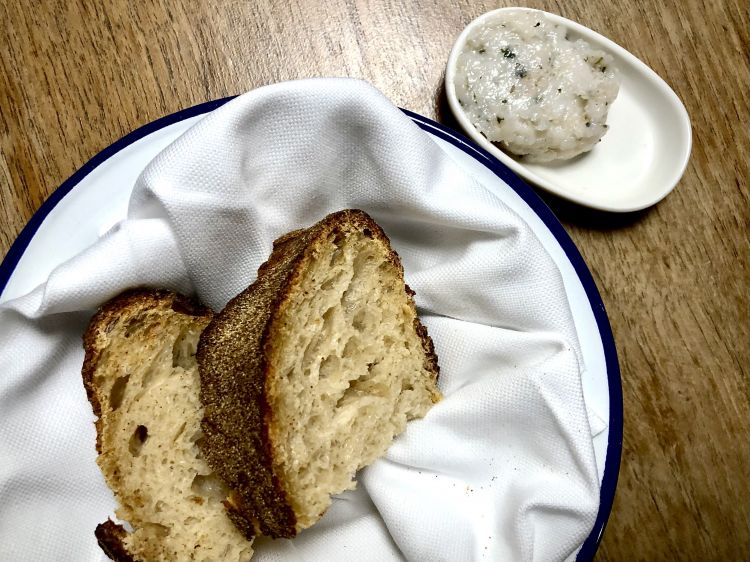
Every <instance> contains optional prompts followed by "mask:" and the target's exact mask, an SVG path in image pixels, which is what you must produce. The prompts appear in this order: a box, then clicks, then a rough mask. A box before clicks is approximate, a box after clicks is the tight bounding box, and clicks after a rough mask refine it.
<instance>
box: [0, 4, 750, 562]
mask: <svg viewBox="0 0 750 562" xmlns="http://www.w3.org/2000/svg"><path fill="white" fill-rule="evenodd" d="M502 5H505V3H503V2H498V3H494V2H486V1H468V0H461V1H455V0H454V1H448V0H431V1H427V0H424V1H421V2H411V1H409V0H380V1H376V0H332V1H329V2H322V1H320V2H308V1H305V0H289V1H284V2H282V1H277V0H260V1H257V2H244V1H233V2H229V1H226V2H216V3H213V4H209V3H208V2H201V1H197V0H194V1H190V0H173V1H169V2H167V1H164V2H158V1H154V2H131V1H128V0H112V1H110V2H106V3H97V2H89V1H87V0H70V1H66V2H53V1H47V2H42V3H37V2H31V1H29V0H19V1H15V2H6V3H3V4H2V5H1V6H0V22H2V25H0V151H1V152H0V253H2V254H3V255H4V254H5V252H7V250H8V248H9V247H10V244H11V243H12V241H13V240H14V238H15V236H16V235H17V234H18V232H19V231H20V229H21V228H22V227H23V225H24V224H25V223H26V221H27V220H28V219H29V217H30V216H31V215H32V213H33V212H34V211H35V210H36V209H37V208H38V207H39V205H40V204H41V203H42V201H44V199H45V198H46V197H47V196H48V195H49V194H50V193H51V192H52V191H53V190H54V189H55V188H56V187H57V186H58V185H59V184H60V183H61V182H62V181H63V180H65V179H66V178H67V177H68V176H70V175H71V174H72V173H73V172H74V171H75V170H76V169H78V168H79V167H80V166H81V165H82V164H83V163H85V162H86V161H87V160H88V159H89V158H90V157H91V156H93V155H94V154H95V153H97V152H98V151H99V150H101V149H102V148H104V147H106V146H107V145H109V144H110V143H112V142H113V141H115V140H116V139H118V138H119V137H121V136H122V135H124V134H126V133H128V132H129V131H131V130H133V129H134V128H136V127H137V126H139V125H142V124H144V123H146V122H148V121H151V120H153V119H155V118H157V117H160V116H162V115H164V114H167V113H170V112H173V111H176V110H178V109H181V108H184V107H187V106H190V105H193V104H196V103H199V102H202V101H206V100H210V99H215V98H219V97H222V96H225V95H228V94H234V93H240V92H243V91H246V90H249V89H252V88H255V87H257V86H261V85H263V84H268V83H272V82H277V81H280V80H287V79H291V78H300V77H307V76H352V77H359V78H364V79H365V80H368V81H369V82H371V83H372V84H374V85H375V86H376V87H378V88H380V89H381V90H382V91H383V92H384V93H385V94H386V95H387V96H388V97H389V98H390V99H391V100H392V101H393V102H394V103H396V104H398V105H400V106H402V107H406V108H409V109H412V110H414V111H417V112H419V113H422V114H424V115H427V116H429V117H433V118H435V117H437V118H438V119H440V120H442V121H443V122H445V123H447V124H449V125H450V124H452V121H451V119H450V116H449V115H448V112H447V110H446V109H445V107H446V105H445V100H444V94H443V88H442V78H443V70H444V65H445V62H446V59H447V56H448V52H449V50H450V47H451V45H452V42H453V40H454V39H455V37H456V36H457V35H458V33H459V32H460V30H461V29H462V28H463V26H464V25H465V24H467V23H468V22H469V21H470V20H471V19H473V18H474V17H475V16H477V15H479V14H480V13H483V12H485V11H487V10H489V9H493V8H496V7H500V6H502ZM528 5H530V6H532V7H537V8H541V9H545V10H548V11H551V12H555V13H559V14H561V15H563V16H565V17H568V18H571V19H574V20H577V21H580V22H582V23H583V24H584V25H587V26H589V27H591V28H593V29H595V30H597V31H599V32H600V33H602V34H604V35H606V36H608V37H610V38H611V39H613V40H614V41H615V42H616V43H619V44H620V45H622V46H624V47H625V48H627V49H628V50H629V51H631V52H632V53H634V54H635V55H636V56H637V57H639V58H641V59H642V60H643V61H645V62H646V63H647V64H648V65H649V66H651V67H652V68H653V69H654V70H655V71H656V72H657V73H659V74H660V75H661V76H662V77H663V78H664V79H665V80H666V81H667V82H668V83H669V84H670V85H671V86H672V87H673V88H674V90H675V91H676V92H677V94H678V95H679V96H680V98H681V99H682V100H683V102H684V103H685V105H686V107H687V110H688V113H689V114H690V117H691V119H692V123H693V133H694V145H693V152H692V157H691V160H690V164H689V166H688V169H687V171H686V173H685V176H684V177H683V179H682V181H681V182H680V184H679V185H678V187H677V189H676V191H675V192H673V193H672V194H671V195H670V196H669V197H668V198H667V199H665V200H664V201H663V202H661V203H660V204H658V205H657V206H656V207H654V208H652V209H649V210H647V211H644V212H640V213H634V214H629V215H624V216H623V215H607V214H601V213H595V212H591V211H586V210H584V209H582V208H580V207H576V206H574V205H570V204H567V203H565V202H563V201H560V200H558V199H555V198H553V197H551V196H545V199H546V200H547V201H548V203H549V204H550V206H551V207H552V208H553V210H554V211H555V212H556V213H557V214H558V216H559V217H560V218H561V220H562V221H563V222H564V224H565V226H566V227H567V229H568V231H569V232H570V234H571V236H572V237H573V239H574V240H575V242H576V244H577V245H578V247H579V248H580V250H581V252H582V254H583V255H584V258H585V259H586V261H587V263H588V264H589V267H590V268H591V270H592V272H593V274H594V277H595V279H596V282H597V284H598V285H599V288H600V290H601V292H602V296H603V299H604V302H605V305H606V307H607V310H608V313H609V315H610V319H611V323H612V327H613V331H614V334H615V338H616V341H617V344H618V349H619V355H620V360H621V364H622V381H623V391H624V406H625V438H624V450H623V463H622V469H621V471H620V484H619V488H618V493H617V498H616V501H615V506H614V511H613V513H612V517H611V519H610V523H609V525H608V527H607V531H606V533H605V536H604V541H603V544H602V547H601V549H600V551H599V554H598V560H602V561H610V560H612V561H615V560H629V561H630V560H644V561H645V560H648V561H653V560H696V561H708V560H727V561H734V560H750V523H749V522H750V383H749V382H748V377H749V375H750V368H749V364H750V310H749V309H748V296H749V295H748V293H749V292H750V246H749V245H748V237H749V236H750V193H749V192H748V174H749V170H748V162H750V138H749V136H750V135H749V130H750V109H749V107H748V106H749V103H748V85H749V84H750V69H749V66H750V63H749V61H748V53H749V52H750V37H749V32H750V14H749V13H748V12H749V9H748V4H747V2H746V0H726V1H724V2H721V1H720V2H702V1H698V0H688V1H687V2H683V1H679V0H664V1H658V0H632V1H630V2H606V3H602V2H584V1H583V0H568V1H566V2H562V1H559V2H555V1H533V2H530V3H529V4H528Z"/></svg>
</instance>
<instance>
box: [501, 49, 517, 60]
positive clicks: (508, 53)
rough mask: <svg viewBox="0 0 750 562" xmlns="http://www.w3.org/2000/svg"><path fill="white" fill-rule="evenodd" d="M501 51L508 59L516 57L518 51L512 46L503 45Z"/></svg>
mask: <svg viewBox="0 0 750 562" xmlns="http://www.w3.org/2000/svg"><path fill="white" fill-rule="evenodd" d="M500 52H501V53H502V54H503V57H505V58H506V59H514V58H516V53H514V52H513V49H511V48H510V47H503V48H502V49H500Z"/></svg>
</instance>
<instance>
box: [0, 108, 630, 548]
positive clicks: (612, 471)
mask: <svg viewBox="0 0 750 562" xmlns="http://www.w3.org/2000/svg"><path fill="white" fill-rule="evenodd" d="M235 97H237V96H228V97H224V98H219V99H217V100H212V101H208V102H204V103H201V104H198V105H194V106H191V107H188V108H185V109H182V110H180V111H177V112H175V113H172V114H169V115H166V116H164V117H161V118H159V119H156V120H155V121H152V122H150V123H146V124H145V125H142V126H141V127H139V128H137V129H135V130H134V131H132V132H130V133H128V134H127V135H125V136H124V137H122V138H120V139H119V140H117V141H115V142H114V143H112V144H111V145H109V146H108V147H106V148H105V149H103V150H102V151H101V152H99V153H98V154H96V155H95V156H93V157H92V158H91V159H90V160H88V161H87V162H86V163H85V164H84V165H83V166H81V168H79V169H78V170H77V171H76V172H75V173H74V174H73V175H72V176H70V177H69V178H68V179H67V180H65V181H64V182H63V183H62V184H61V185H60V186H59V187H58V188H57V189H56V190H55V191H53V192H52V193H51V194H50V196H49V197H48V198H47V199H46V200H45V201H44V202H43V203H42V205H41V206H40V207H39V209H37V211H36V212H35V213H34V214H33V215H32V216H31V218H30V219H29V221H28V222H27V223H26V225H25V226H24V227H23V229H22V230H21V232H20V233H19V234H18V236H17V237H16V239H15V241H14V242H13V244H12V245H11V247H10V249H9V250H8V253H7V254H6V255H5V257H4V258H3V260H2V262H0V296H2V293H3V291H4V290H5V287H6V285H7V284H8V281H9V280H10V278H11V276H12V275H13V272H14V271H15V268H16V266H17V265H18V262H19V261H20V259H21V257H22V256H23V254H24V252H25V251H26V248H27V247H28V246H29V243H30V242H31V240H32V239H33V238H34V235H35V234H36V232H37V230H38V229H39V227H40V226H41V224H42V223H43V222H44V220H45V219H46V218H47V216H48V215H49V213H50V212H51V211H52V209H54V208H55V206H56V205H57V204H58V203H59V202H60V201H61V200H62V199H63V198H64V197H65V196H66V195H67V194H68V193H69V192H70V191H72V190H73V188H75V186H76V185H78V183H80V181H81V180H83V178H85V177H86V176H87V175H88V174H90V173H91V172H92V171H93V170H94V169H95V168H96V167H97V166H99V165H100V164H102V163H103V162H105V161H106V160H107V159H109V158H110V157H111V156H113V155H114V154H116V153H117V152H119V151H121V150H123V149H124V148H126V147H127V146H129V145H131V144H133V143H134V142H136V141H138V140H140V139H142V138H144V137H146V136H148V135H150V134H152V133H155V132H157V131H159V130H160V129H163V128H165V127H167V126H169V125H172V124H175V123H177V122H179V121H184V120H185V119H189V118H191V117H196V116H198V115H202V114H205V113H209V112H211V111H213V110H214V109H216V108H218V107H221V106H222V105H224V104H225V103H227V102H229V101H230V100H232V99H234V98H235ZM401 111H402V112H403V113H404V114H405V115H406V116H407V117H409V118H410V119H411V120H412V121H413V122H414V123H415V124H416V125H417V126H418V127H420V128H421V129H422V130H423V131H426V132H427V133H429V134H432V135H434V136H436V137H438V138H440V139H442V140H444V141H446V142H448V143H449V144H451V145H453V146H454V147H456V148H458V149H459V150H461V151H463V152H464V153H466V154H468V155H469V156H470V157H472V158H474V159H475V160H477V161H478V162H479V163H480V164H482V165H484V166H485V167H486V168H488V169H489V170H490V171H492V172H493V173H494V174H495V175H496V176H497V177H499V178H500V179H501V180H502V181H504V182H505V183H506V184H507V185H508V186H510V188H511V189H513V191H515V192H516V193H517V194H518V195H519V196H520V197H521V199H523V201H524V202H525V203H526V204H527V205H529V207H531V209H532V211H533V212H534V213H536V215H537V216H538V217H539V218H540V219H541V220H542V222H543V223H544V225H545V227H547V228H548V229H549V231H550V232H551V233H552V235H553V236H554V237H555V239H556V240H557V242H558V243H559V244H560V246H561V248H562V249H563V251H564V252H565V255H566V257H567V258H568V260H569V261H570V263H571V265H572V266H573V269H574V270H575V272H576V275H577V276H578V279H579V281H580V282H581V285H582V286H583V289H584V291H585V293H586V297H587V299H588V301H589V305H590V306H591V309H592V312H593V315H594V319H595V321H596V325H597V329H598V331H599V335H600V337H601V340H602V347H603V350H604V357H605V364H606V368H607V386H608V396H609V420H608V422H609V436H608V440H607V453H606V457H605V463H604V475H603V478H602V483H601V487H600V492H599V510H598V512H597V516H596V521H595V523H594V527H593V528H592V530H591V532H590V533H589V535H588V537H587V538H586V540H585V541H584V542H583V544H582V545H581V548H580V550H579V552H578V555H577V557H576V561H577V562H582V561H588V560H592V559H593V558H594V555H595V553H596V551H597V549H598V546H599V543H600V542H601V539H602V535H603V533H604V529H605V527H606V524H607V521H608V519H609V515H610V513H611V510H612V503H613V501H614V496H615V491H616V488H617V480H618V476H619V469H620V460H621V455H622V430H623V408H622V383H621V380H620V369H619V364H618V360H617V350H616V348H615V342H614V338H613V335H612V329H611V327H610V324H609V319H608V317H607V313H606V311H605V308H604V303H603V302H602V300H601V296H600V294H599V290H598V289H597V287H596V284H595V282H594V279H593V277H592V275H591V272H590V271H589V269H588V267H587V266H586V263H585V262H584V260H583V257H582V256H581V253H580V252H579V251H578V248H577V247H576V246H575V244H574V243H573V240H572V239H571V238H570V236H569V235H568V233H567V232H566V231H565V229H564V228H563V226H562V224H561V223H560V222H559V221H558V220H557V218H556V217H555V215H554V213H553V212H552V211H551V210H550V209H549V207H547V205H546V204H545V203H544V201H543V200H542V199H541V198H540V197H539V196H538V195H537V194H536V193H535V192H534V190H533V189H532V188H531V187H530V186H528V185H527V184H526V183H524V182H523V181H522V180H521V178H519V177H518V176H517V175H516V174H515V173H513V171H512V170H510V169H509V168H508V166H506V165H505V164H503V163H502V162H500V161H498V160H497V159H496V158H495V157H494V156H493V155H492V154H490V153H489V152H488V151H486V150H484V149H483V148H482V147H479V146H476V145H475V144H474V143H472V142H471V141H469V139H467V138H465V137H464V136H463V135H461V134H460V133H458V132H456V131H453V130H452V129H449V128H448V127H446V126H444V125H441V124H440V123H437V122H435V121H433V120H431V119H428V118H427V117H424V116H422V115H419V114H418V113H414V112H412V111H409V110H407V109H403V108H401Z"/></svg>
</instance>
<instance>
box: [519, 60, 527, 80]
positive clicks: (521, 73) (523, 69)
mask: <svg viewBox="0 0 750 562" xmlns="http://www.w3.org/2000/svg"><path fill="white" fill-rule="evenodd" d="M527 74H528V71H527V70H526V67H524V66H523V65H522V64H519V63H516V76H518V77H519V78H526V75H527Z"/></svg>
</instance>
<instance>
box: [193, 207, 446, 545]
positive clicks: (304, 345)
mask: <svg viewBox="0 0 750 562" xmlns="http://www.w3.org/2000/svg"><path fill="white" fill-rule="evenodd" d="M413 294H414V293H413V292H412V291H411V290H410V289H409V287H408V286H406V285H405V283H404V277H403V268H402V266H401V262H400V260H399V257H398V255H397V254H396V252H394V251H393V249H392V248H391V246H390V242H389V240H388V238H387V236H386V235H385V233H384V232H383V231H382V229H381V228H380V227H379V226H378V225H377V224H376V223H375V222H374V221H373V220H372V219H371V218H370V217H369V216H368V215H367V214H366V213H364V212H362V211H358V210H347V211H340V212H338V213H334V214H332V215H329V216H327V217H326V218H325V219H323V220H322V221H320V222H319V223H317V224H315V225H314V226H312V227H310V228H308V229H306V230H297V231H294V232H291V233H289V234H287V235H285V236H283V237H281V238H279V239H278V240H277V241H276V242H275V243H274V247H273V252H272V254H271V256H270V258H269V259H268V261H267V262H266V263H265V264H263V265H262V266H261V267H260V269H259V270H258V278H257V281H256V282H255V283H253V285H251V286H250V287H249V288H248V289H247V290H245V291H244V292H242V293H241V294H240V295H238V296H237V297H236V298H234V299H233V300H231V301H230V302H229V304H227V306H226V307H225V308H224V310H223V311H222V312H221V313H220V314H218V315H217V316H216V317H214V319H213V320H212V321H211V323H210V324H209V325H208V327H207V328H206V330H205V331H204V332H203V335H202V336H201V339H200V343H199V346H198V364H199V368H200V377H201V401H202V403H203V405H204V418H203V422H202V424H201V427H202V428H203V433H204V439H203V440H202V441H201V443H200V447H201V449H202V450H203V452H204V453H205V456H206V459H207V460H208V464H209V465H210V466H211V467H212V468H213V469H214V470H215V471H216V472H217V474H219V476H220V477H221V478H222V480H223V481H224V482H226V483H227V484H228V485H229V486H230V488H232V490H233V493H232V495H231V497H230V499H229V504H228V508H229V509H230V510H231V511H232V512H233V517H234V520H235V522H241V521H242V520H244V521H245V525H247V526H248V527H250V526H255V527H257V529H258V531H259V532H261V533H263V534H264V535H268V536H271V537H293V536H295V535H296V534H297V533H298V532H299V531H301V530H302V529H304V528H307V527H309V526H310V525H312V524H313V523H315V521H317V520H318V519H319V518H320V517H321V516H322V515H323V513H324V512H325V511H326V509H327V508H328V507H329V505H330V504H331V497H330V496H331V494H335V493H338V492H342V491H344V490H347V489H351V488H354V487H355V483H354V481H353V478H354V474H355V472H356V471H357V470H358V469H360V468H362V467H364V466H366V465H367V464H369V463H371V462H372V461H374V460H375V459H377V458H378V457H380V456H381V455H383V454H384V453H385V451H386V449H387V447H388V446H389V444H390V443H391V441H392V440H393V438H394V436H396V435H398V434H399V433H401V432H402V431H404V429H405V427H406V422H407V421H408V420H411V419H414V418H418V417H422V416H424V415H425V414H426V413H427V411H428V410H429V408H430V407H431V406H432V405H433V403H435V402H437V401H438V400H439V399H440V393H439V391H438V389H437V386H436V380H437V376H438V365H437V357H436V356H435V352H434V348H433V344H432V340H431V339H430V338H429V336H428V335H427V331H426V330H425V328H424V327H423V326H422V324H421V323H420V321H419V319H418V318H417V314H416V308H415V305H414V300H413V298H412V295H413ZM239 524H242V523H239Z"/></svg>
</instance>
